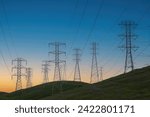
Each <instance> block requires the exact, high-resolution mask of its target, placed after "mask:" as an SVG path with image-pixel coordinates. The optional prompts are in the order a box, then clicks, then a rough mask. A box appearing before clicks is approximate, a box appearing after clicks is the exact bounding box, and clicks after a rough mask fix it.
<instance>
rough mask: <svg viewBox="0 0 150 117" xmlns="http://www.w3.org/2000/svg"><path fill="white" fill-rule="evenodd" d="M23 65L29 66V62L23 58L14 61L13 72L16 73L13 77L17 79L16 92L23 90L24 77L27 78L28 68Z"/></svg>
mask: <svg viewBox="0 0 150 117" xmlns="http://www.w3.org/2000/svg"><path fill="white" fill-rule="evenodd" d="M23 63H25V65H27V61H26V60H25V59H23V58H16V59H14V60H12V65H13V67H12V72H13V71H15V73H14V74H13V75H12V76H11V77H12V78H13V77H16V78H17V81H16V91H17V90H21V89H22V77H23V76H25V77H27V74H26V67H25V66H24V65H23ZM24 70H25V71H24Z"/></svg>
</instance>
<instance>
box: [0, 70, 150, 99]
mask: <svg viewBox="0 0 150 117" xmlns="http://www.w3.org/2000/svg"><path fill="white" fill-rule="evenodd" d="M0 94H1V93H0ZM0 99H33V100H34V99H43V100H50V99H58V100H59V99H64V100H75V99H77V100H79V99H82V100H100V99H109V100H118V99H121V100H122V99H124V100H125V99H126V100H130V99H133V100H137V99H139V100H141V99H150V67H146V68H142V69H137V70H134V71H132V72H129V73H127V74H122V75H119V76H116V77H113V78H110V79H107V80H104V81H102V82H99V83H95V84H92V85H91V84H87V83H82V82H73V81H62V82H52V83H47V84H44V85H38V86H35V87H32V88H29V89H24V90H20V91H17V92H12V93H9V94H5V95H3V96H2V97H1V95H0Z"/></svg>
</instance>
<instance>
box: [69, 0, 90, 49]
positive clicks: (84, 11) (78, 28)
mask: <svg viewBox="0 0 150 117" xmlns="http://www.w3.org/2000/svg"><path fill="white" fill-rule="evenodd" d="M87 5H88V0H86V3H85V5H84V8H83V12H82V15H81V18H80V20H79V24H78V27H77V30H76V33H75V34H76V35H75V37H74V39H73V42H72V45H71V48H72V47H73V45H74V42H75V41H76V39H77V36H78V34H79V31H80V28H81V23H82V21H83V18H84V16H85V13H86V9H87Z"/></svg>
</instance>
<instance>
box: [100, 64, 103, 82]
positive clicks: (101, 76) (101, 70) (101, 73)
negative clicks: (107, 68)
mask: <svg viewBox="0 0 150 117" xmlns="http://www.w3.org/2000/svg"><path fill="white" fill-rule="evenodd" d="M100 81H103V67H100Z"/></svg>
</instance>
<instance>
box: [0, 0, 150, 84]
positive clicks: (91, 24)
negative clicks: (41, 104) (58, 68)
mask: <svg viewBox="0 0 150 117" xmlns="http://www.w3.org/2000/svg"><path fill="white" fill-rule="evenodd" d="M99 8H100V11H99V12H98V9H99ZM149 14H150V1H149V0H88V1H87V0H0V24H1V25H0V29H2V30H3V31H0V40H1V43H0V49H1V51H2V53H3V55H4V57H5V59H6V63H7V64H8V66H9V68H11V60H12V59H14V58H16V57H17V56H20V57H23V58H25V59H27V60H28V65H29V66H31V67H32V68H33V69H34V72H35V73H34V74H37V73H39V74H40V73H41V72H40V71H41V63H42V60H45V59H46V60H47V59H50V58H49V57H48V51H49V48H48V43H49V42H54V41H60V42H65V43H66V45H67V46H66V49H65V48H63V49H64V50H65V51H66V52H67V57H66V58H67V66H68V69H69V70H70V69H71V71H73V69H74V66H73V65H74V64H73V63H74V61H73V60H72V59H73V51H72V49H73V48H81V49H82V53H83V55H82V56H81V74H82V75H83V77H85V76H84V75H85V74H86V73H87V72H88V73H89V71H90V66H91V54H90V53H91V51H90V48H91V47H90V44H91V42H93V41H96V42H97V43H98V44H99V47H98V63H99V67H100V66H103V67H104V71H105V74H104V75H105V76H104V77H105V78H108V77H110V76H112V75H117V74H118V73H122V72H123V66H124V51H122V50H120V49H119V48H118V46H120V45H122V44H123V43H124V41H121V39H120V38H119V37H118V35H119V34H121V33H122V32H123V30H122V29H121V27H119V25H118V24H119V23H120V22H121V21H123V20H133V21H135V22H136V23H137V24H138V26H137V28H136V30H135V33H136V34H137V35H138V38H137V40H135V41H134V42H135V45H137V46H139V47H140V48H139V49H138V51H136V52H135V53H134V56H135V57H136V56H137V57H136V59H135V66H136V68H137V67H143V66H146V65H148V64H150V63H149V56H150V54H149V51H150V47H149V46H148V45H149V44H150V39H149V38H150V15H149ZM96 15H97V16H96ZM96 17H97V18H96ZM4 38H5V39H4ZM87 40H88V41H87ZM86 43H87V44H86ZM140 53H141V54H140ZM139 55H140V56H139ZM0 64H1V66H2V67H1V69H0V70H1V72H0V73H2V74H4V73H5V75H6V76H7V78H8V79H9V78H10V76H9V74H8V70H7V69H6V68H5V64H4V62H3V60H2V58H0ZM3 68H4V69H3ZM87 68H88V69H87ZM3 70H4V71H3ZM71 71H68V74H69V75H67V76H68V78H69V77H71V78H70V79H72V76H71V75H70V74H72V73H71ZM52 72H53V71H52V70H51V73H52ZM35 77H36V75H35V76H34V78H35ZM38 79H42V78H40V77H39V78H38ZM83 80H84V81H87V82H88V79H86V78H85V79H83Z"/></svg>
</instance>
